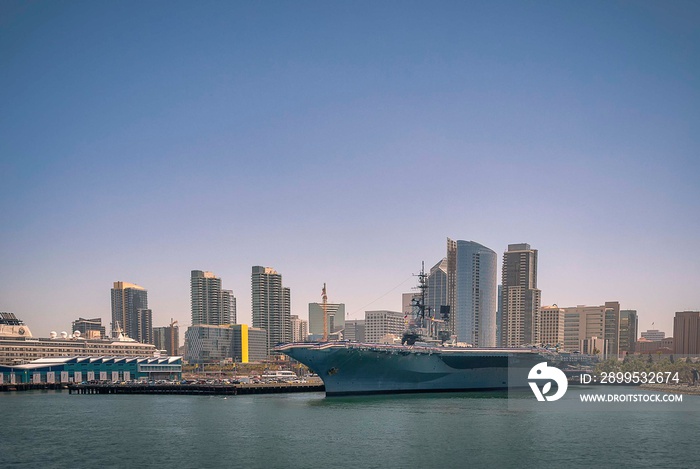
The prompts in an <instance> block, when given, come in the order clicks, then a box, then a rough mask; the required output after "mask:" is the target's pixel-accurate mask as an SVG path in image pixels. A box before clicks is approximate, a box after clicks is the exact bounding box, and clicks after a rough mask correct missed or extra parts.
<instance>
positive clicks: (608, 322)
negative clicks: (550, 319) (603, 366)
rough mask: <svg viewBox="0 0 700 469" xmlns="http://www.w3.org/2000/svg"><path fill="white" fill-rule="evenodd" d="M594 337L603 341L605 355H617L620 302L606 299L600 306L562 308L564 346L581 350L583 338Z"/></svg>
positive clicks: (568, 348) (572, 349)
mask: <svg viewBox="0 0 700 469" xmlns="http://www.w3.org/2000/svg"><path fill="white" fill-rule="evenodd" d="M594 337H596V338H597V339H599V340H602V341H605V342H598V343H604V344H605V355H606V356H607V355H612V356H617V355H618V353H619V337H620V303H618V302H617V301H606V302H605V304H604V305H600V306H582V305H579V306H574V307H569V308H564V348H565V349H566V350H568V351H569V352H573V351H577V350H581V344H582V341H583V340H584V339H592V338H594Z"/></svg>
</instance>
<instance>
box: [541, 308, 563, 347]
mask: <svg viewBox="0 0 700 469" xmlns="http://www.w3.org/2000/svg"><path fill="white" fill-rule="evenodd" d="M564 315H565V311H564V309H563V308H560V307H558V306H557V305H554V306H542V307H540V315H539V317H540V320H539V324H540V334H539V338H540V340H539V343H541V344H544V345H550V346H553V347H556V346H563V345H564Z"/></svg>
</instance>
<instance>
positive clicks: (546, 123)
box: [0, 0, 700, 337]
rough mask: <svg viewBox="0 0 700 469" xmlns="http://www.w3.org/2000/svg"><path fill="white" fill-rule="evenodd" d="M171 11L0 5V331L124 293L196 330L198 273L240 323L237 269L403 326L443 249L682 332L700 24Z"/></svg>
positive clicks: (698, 224) (564, 301) (250, 9)
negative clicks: (409, 297)
mask: <svg viewBox="0 0 700 469" xmlns="http://www.w3.org/2000/svg"><path fill="white" fill-rule="evenodd" d="M163 5H164V4H162V3H159V2H151V3H148V4H139V5H138V9H136V7H135V6H134V4H129V3H128V2H126V3H119V4H116V3H115V4H109V3H94V2H80V1H75V2H69V3H55V2H36V3H26V2H14V1H11V0H10V1H7V2H3V4H2V5H0V12H1V13H2V15H0V24H1V25H2V27H3V35H2V37H1V38H0V57H2V64H3V71H4V73H3V74H0V100H1V102H2V103H3V110H4V112H3V113H0V132H1V135H2V138H0V180H1V181H2V184H0V214H1V215H2V223H0V311H11V312H14V313H15V314H16V315H17V316H18V317H20V318H21V319H23V320H24V321H25V322H26V323H27V324H28V325H29V326H30V327H31V328H32V330H33V331H34V333H35V335H36V336H43V337H45V336H47V335H48V333H49V331H51V330H56V331H62V330H65V329H66V328H67V327H68V325H70V324H71V323H72V321H74V320H75V319H76V318H78V317H84V318H96V317H101V318H102V319H103V320H104V322H108V319H109V318H110V316H111V312H110V304H109V301H108V300H106V297H107V293H106V291H107V288H108V286H109V285H112V283H113V282H114V281H115V280H119V279H123V280H125V281H129V282H133V283H134V284H138V285H143V286H144V287H145V288H147V289H148V306H149V309H151V310H152V312H153V325H154V326H164V325H167V324H169V322H170V319H171V318H173V319H175V320H178V321H179V323H180V325H181V326H187V325H188V324H189V323H190V316H191V311H190V285H189V282H190V277H189V272H190V271H191V270H192V269H199V268H201V269H205V270H207V271H212V272H216V274H217V276H219V277H220V278H222V279H223V282H224V284H225V285H226V287H227V288H230V289H231V290H232V291H233V292H234V294H235V296H236V297H237V299H238V302H237V307H238V322H240V323H246V324H252V321H251V298H250V296H249V295H250V293H249V292H250V268H251V266H255V265H269V266H274V267H275V269H276V270H277V271H279V272H283V273H284V278H285V286H286V287H289V288H290V290H291V291H292V295H291V314H295V315H298V316H299V317H302V318H304V317H305V315H306V311H307V308H308V304H309V303H314V302H318V301H320V295H319V292H320V289H321V287H322V285H323V283H327V284H328V288H329V292H330V293H331V296H330V297H329V302H334V303H344V304H345V305H346V312H347V318H348V319H361V318H363V315H364V312H365V311H372V310H389V311H398V310H399V308H400V303H399V302H400V301H401V300H400V299H401V293H406V292H410V291H411V288H412V287H413V286H414V285H415V283H416V282H415V278H414V277H413V276H412V274H415V273H418V271H419V269H420V263H421V261H425V263H426V266H432V265H434V264H435V263H436V262H439V261H440V259H442V258H443V257H444V255H445V253H444V239H445V237H446V236H448V235H449V236H453V237H454V238H455V239H468V240H474V241H475V242H478V243H481V244H483V245H484V246H489V247H490V248H491V249H493V250H494V251H495V252H496V254H497V256H498V258H499V259H500V258H501V256H502V253H503V252H504V251H505V250H506V249H507V246H508V244H513V243H528V244H530V245H531V246H535V247H537V249H538V278H537V287H538V289H540V290H541V291H542V298H541V304H542V305H543V306H546V305H553V304H557V305H559V306H560V307H572V306H576V305H600V304H603V303H604V302H606V301H611V300H612V301H619V302H620V307H621V308H622V309H626V310H627V309H631V310H636V311H637V312H638V319H639V330H641V331H643V330H647V329H661V330H664V331H666V332H667V334H668V335H671V334H672V332H671V331H672V330H673V321H674V314H675V312H678V311H686V310H691V311H696V310H698V309H700V293H698V292H697V291H696V290H697V289H696V288H695V285H698V284H700V251H698V250H697V249H696V244H697V233H698V232H700V216H699V211H700V209H698V206H697V201H698V200H700V186H699V185H698V184H697V182H696V180H695V179H696V177H695V175H696V174H698V173H700V160H699V159H698V156H697V155H698V154H699V151H698V149H699V148H700V131H698V129H697V125H698V124H697V123H698V122H700V88H699V87H698V86H697V83H698V80H699V79H700V68H699V65H698V64H700V46H699V44H700V31H698V29H697V27H696V21H695V18H697V17H698V14H700V6H698V5H695V4H692V3H678V4H673V5H669V4H667V3H662V2H640V3H633V4H616V3H610V2H592V3H585V4H583V3H582V4H568V3H567V4H546V3H540V4H538V3H536V4H523V3H520V2H496V3H485V4H479V3H468V2H450V1H445V2H438V3H437V4H430V5H428V4H427V3H425V4H421V3H413V2H402V3H401V4H396V3H392V2H386V3H384V2H382V3H379V4H372V3H362V2H361V3H359V4H353V5H350V4H348V5H342V4H335V5H328V4H324V3H322V2H318V3H317V2H305V3H302V4H298V5H297V4H295V5H291V4H289V5H285V4H274V5H273V4H248V3H231V4H224V3H218V4H217V3H212V4H206V5H195V4H187V3H177V2H175V3H170V4H167V8H165V7H164V6H163ZM136 11H137V12H138V14H135V12H136ZM153 18H158V19H159V20H158V21H152V19H153ZM526 187H527V190H525V188H526ZM519 207H522V208H519ZM498 264H499V265H498V274H497V275H498V277H497V278H500V276H501V272H500V262H498ZM76 287H77V288H79V289H80V292H81V295H79V296H77V297H76V295H75V290H76ZM652 323H654V326H652Z"/></svg>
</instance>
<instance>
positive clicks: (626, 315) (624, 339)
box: [620, 309, 639, 353]
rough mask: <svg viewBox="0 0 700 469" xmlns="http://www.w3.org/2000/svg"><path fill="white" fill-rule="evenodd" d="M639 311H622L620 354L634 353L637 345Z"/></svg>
mask: <svg viewBox="0 0 700 469" xmlns="http://www.w3.org/2000/svg"><path fill="white" fill-rule="evenodd" d="M638 322H639V321H638V318H637V311H635V310H633V309H623V310H620V353H626V352H628V353H634V352H635V344H636V343H637V325H638Z"/></svg>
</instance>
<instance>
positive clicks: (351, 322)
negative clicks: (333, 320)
mask: <svg viewBox="0 0 700 469" xmlns="http://www.w3.org/2000/svg"><path fill="white" fill-rule="evenodd" d="M343 339H344V340H349V341H350V342H365V320H364V319H348V320H347V321H345V331H344V333H343Z"/></svg>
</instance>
